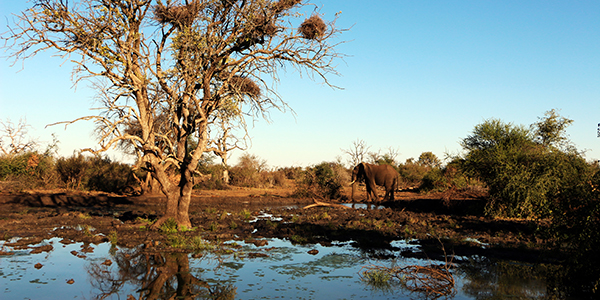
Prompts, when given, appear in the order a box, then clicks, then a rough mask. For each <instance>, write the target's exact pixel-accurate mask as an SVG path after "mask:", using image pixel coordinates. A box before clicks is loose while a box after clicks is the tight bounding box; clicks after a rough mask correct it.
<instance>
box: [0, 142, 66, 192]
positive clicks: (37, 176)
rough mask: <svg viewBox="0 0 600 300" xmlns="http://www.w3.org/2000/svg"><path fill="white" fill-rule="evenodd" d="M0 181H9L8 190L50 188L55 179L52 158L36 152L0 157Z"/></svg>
mask: <svg viewBox="0 0 600 300" xmlns="http://www.w3.org/2000/svg"><path fill="white" fill-rule="evenodd" d="M0 181H9V182H11V183H10V186H5V187H4V188H6V189H10V190H22V189H31V188H51V187H53V186H54V185H55V184H56V182H57V178H56V176H55V173H54V158H53V157H52V156H50V155H48V154H39V153H38V152H35V151H31V152H24V153H19V154H15V155H10V156H9V155H7V156H2V157H0Z"/></svg>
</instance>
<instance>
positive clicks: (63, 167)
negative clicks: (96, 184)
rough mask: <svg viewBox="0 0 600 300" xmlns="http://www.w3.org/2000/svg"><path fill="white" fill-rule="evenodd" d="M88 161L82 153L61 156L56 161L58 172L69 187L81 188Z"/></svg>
mask: <svg viewBox="0 0 600 300" xmlns="http://www.w3.org/2000/svg"><path fill="white" fill-rule="evenodd" d="M87 168H88V163H87V160H86V158H85V157H84V156H83V155H81V154H77V155H73V156H71V157H61V158H59V159H58V160H57V161H56V172H57V173H58V175H59V176H60V179H61V180H62V182H63V183H65V184H66V186H67V188H68V189H80V188H81V187H82V184H83V181H84V178H85V173H86V169H87Z"/></svg>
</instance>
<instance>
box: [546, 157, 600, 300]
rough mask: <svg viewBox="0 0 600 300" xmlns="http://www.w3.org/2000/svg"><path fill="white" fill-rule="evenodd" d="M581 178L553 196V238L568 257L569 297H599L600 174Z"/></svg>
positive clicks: (596, 169) (585, 175) (565, 279)
mask: <svg viewBox="0 0 600 300" xmlns="http://www.w3.org/2000/svg"><path fill="white" fill-rule="evenodd" d="M593 169H594V171H595V173H591V172H585V173H583V174H580V177H579V178H578V180H572V181H571V183H570V184H569V186H568V187H567V188H565V189H563V190H561V192H560V193H557V194H556V195H554V204H555V205H554V211H553V222H552V237H553V238H556V240H557V247H558V248H559V249H561V250H562V251H564V252H566V253H567V254H568V255H567V257H568V260H569V261H568V263H567V264H566V266H567V276H564V278H562V280H564V281H567V282H565V283H564V284H563V285H564V286H568V287H569V288H570V290H569V291H567V293H568V294H571V295H577V294H588V298H590V299H591V298H595V297H589V295H591V294H598V293H600V269H599V268H597V267H591V266H600V256H598V255H597V253H598V249H599V248H600V170H599V168H598V166H597V165H594V166H593Z"/></svg>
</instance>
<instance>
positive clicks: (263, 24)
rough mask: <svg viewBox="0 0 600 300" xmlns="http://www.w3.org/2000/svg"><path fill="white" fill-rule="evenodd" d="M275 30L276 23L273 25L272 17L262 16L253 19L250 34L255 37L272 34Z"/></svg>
mask: <svg viewBox="0 0 600 300" xmlns="http://www.w3.org/2000/svg"><path fill="white" fill-rule="evenodd" d="M276 32H277V25H275V23H274V22H273V20H272V19H269V18H267V17H265V16H262V17H258V18H256V20H254V26H253V30H252V35H254V36H256V37H262V36H273V35H274V34H275V33H276Z"/></svg>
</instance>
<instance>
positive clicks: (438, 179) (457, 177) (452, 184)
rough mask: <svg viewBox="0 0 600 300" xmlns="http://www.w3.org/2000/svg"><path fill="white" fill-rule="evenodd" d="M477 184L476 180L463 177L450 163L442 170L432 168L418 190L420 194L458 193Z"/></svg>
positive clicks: (456, 167)
mask: <svg viewBox="0 0 600 300" xmlns="http://www.w3.org/2000/svg"><path fill="white" fill-rule="evenodd" d="M477 184H478V182H477V181H476V180H474V179H472V178H469V177H467V176H466V175H464V174H463V173H462V172H461V171H460V170H459V169H458V166H457V165H456V164H455V163H450V164H448V165H447V166H445V167H443V168H432V169H431V170H430V171H429V172H427V173H426V174H425V175H424V176H423V179H422V181H421V185H420V186H419V189H420V190H421V192H430V191H432V192H444V191H447V190H455V191H460V190H464V189H467V188H468V187H469V186H471V185H477Z"/></svg>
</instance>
